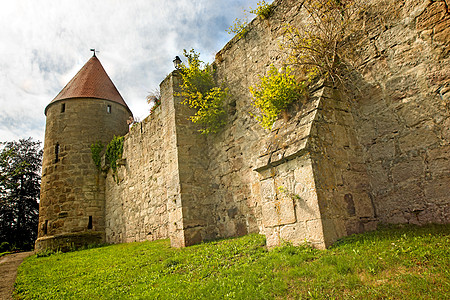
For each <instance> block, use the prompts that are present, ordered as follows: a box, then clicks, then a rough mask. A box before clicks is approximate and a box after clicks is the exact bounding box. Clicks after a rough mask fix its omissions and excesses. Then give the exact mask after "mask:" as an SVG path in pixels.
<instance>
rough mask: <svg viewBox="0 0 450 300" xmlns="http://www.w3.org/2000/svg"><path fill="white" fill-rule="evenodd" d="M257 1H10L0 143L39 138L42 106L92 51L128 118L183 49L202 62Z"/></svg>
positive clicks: (3, 16)
mask: <svg viewBox="0 0 450 300" xmlns="http://www.w3.org/2000/svg"><path fill="white" fill-rule="evenodd" d="M256 2H257V0H251V1H245V0H230V1H224V0H220V1H219V0H165V1H160V0H130V1H121V0H77V1H73V0H58V1H54V0H51V1H50V0H39V1H37V0H10V1H2V2H1V4H0V28H1V30H0V41H1V43H0V107H1V113H0V141H5V140H12V139H18V138H26V137H28V136H32V137H33V138H35V139H39V140H43V137H44V128H45V116H44V108H45V106H46V105H47V104H48V103H49V102H50V101H51V100H52V99H53V98H54V97H55V96H56V95H57V94H58V92H59V91H60V90H61V89H62V88H63V87H64V85H65V84H67V82H68V81H69V80H70V79H71V78H72V77H73V76H74V75H75V74H76V72H77V71H78V70H79V69H80V68H81V67H82V66H83V64H84V63H85V62H86V61H87V60H88V59H89V58H90V56H91V53H90V52H89V49H90V48H96V49H98V50H100V53H99V54H98V57H99V59H100V60H101V62H102V64H103V66H104V68H105V69H106V71H107V73H108V74H109V76H110V77H111V79H112V80H113V82H114V83H115V85H116V86H117V88H118V89H119V91H120V92H121V94H122V96H123V97H124V99H125V101H126V102H127V103H128V105H129V106H130V108H131V110H132V111H133V113H134V114H135V115H136V116H138V117H140V118H143V117H145V116H146V115H147V114H148V110H149V107H148V105H147V104H146V101H145V97H146V95H147V94H148V92H150V91H152V90H154V89H155V88H157V87H158V86H159V83H160V82H161V80H162V79H164V77H165V76H166V75H167V74H168V73H170V72H171V71H172V69H173V65H172V59H173V58H174V57H175V56H176V55H179V56H181V54H182V50H183V48H186V49H190V48H195V49H196V50H197V51H198V52H200V53H201V54H202V56H201V58H202V59H204V60H207V61H210V60H212V58H213V54H214V53H215V52H216V51H218V50H220V48H221V47H223V46H224V45H225V43H226V42H227V41H228V40H229V39H231V36H230V35H227V34H226V33H225V29H226V28H228V27H229V26H230V25H231V24H232V22H233V20H234V19H235V18H236V17H242V16H243V11H242V10H243V8H248V7H249V6H254V5H255V4H256Z"/></svg>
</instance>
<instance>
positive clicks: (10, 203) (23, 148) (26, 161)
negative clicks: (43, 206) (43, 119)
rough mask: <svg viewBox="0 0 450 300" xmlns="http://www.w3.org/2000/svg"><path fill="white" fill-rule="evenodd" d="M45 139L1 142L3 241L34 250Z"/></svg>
mask: <svg viewBox="0 0 450 300" xmlns="http://www.w3.org/2000/svg"><path fill="white" fill-rule="evenodd" d="M40 144H41V142H39V141H33V140H32V138H28V139H21V140H19V141H18V142H17V141H13V142H0V147H2V148H1V149H0V244H2V243H4V242H7V243H9V244H10V245H11V246H13V247H15V248H18V249H23V250H28V249H32V248H33V245H34V241H35V240H36V236H37V228H38V216H39V203H38V199H39V192H40V182H41V175H40V171H41V162H42V149H41V148H40Z"/></svg>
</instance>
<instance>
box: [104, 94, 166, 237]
mask: <svg viewBox="0 0 450 300" xmlns="http://www.w3.org/2000/svg"><path fill="white" fill-rule="evenodd" d="M163 103H164V102H163ZM164 105H165V104H164ZM161 108H162V107H161V106H160V107H159V108H157V109H156V110H155V112H154V113H153V114H152V115H150V116H148V117H147V118H146V119H145V120H143V121H142V122H140V123H137V124H135V125H134V126H133V127H132V128H131V130H130V132H129V133H128V134H127V135H126V136H125V137H126V138H125V140H124V152H123V156H122V158H123V159H122V161H120V164H119V166H118V168H117V174H113V172H112V170H110V171H109V172H108V176H107V178H106V190H105V199H106V201H105V203H106V204H105V223H106V242H108V243H126V242H134V241H143V240H155V239H164V238H168V237H169V233H168V213H167V197H168V194H169V191H168V189H167V182H168V181H169V180H170V171H171V168H170V167H171V166H170V155H171V152H170V151H168V144H167V142H168V141H167V140H168V137H170V136H171V134H170V133H169V131H170V129H171V128H170V127H168V126H166V125H167V123H166V122H165V117H166V114H164V112H163V110H162V109H161ZM172 169H173V168H172Z"/></svg>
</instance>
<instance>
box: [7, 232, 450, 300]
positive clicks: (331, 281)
mask: <svg viewBox="0 0 450 300" xmlns="http://www.w3.org/2000/svg"><path fill="white" fill-rule="evenodd" d="M264 245H265V239H264V237H263V236H260V235H248V236H245V237H241V238H236V239H230V240H222V241H218V242H212V243H205V244H201V245H197V246H192V247H188V248H185V249H173V248H170V247H169V242H168V241H167V240H163V241H156V242H144V243H131V244H120V245H110V246H105V247H101V248H95V249H87V250H83V251H76V252H71V253H58V254H55V255H51V256H48V257H36V256H33V257H29V258H27V259H26V260H25V262H24V263H23V264H22V265H21V266H20V268H19V274H18V277H17V280H16V295H15V296H16V298H18V299H352V298H356V299H448V298H449V295H450V255H449V254H450V249H449V248H450V247H449V246H450V225H430V226H425V227H414V226H400V227H399V226H397V227H385V228H382V229H380V230H378V231H376V232H370V233H366V234H361V235H354V236H351V237H347V238H345V239H342V240H341V241H339V242H338V243H336V244H335V245H334V246H333V247H332V248H331V249H329V250H315V249H312V248H309V247H306V246H303V247H294V246H289V245H286V246H284V247H280V248H276V249H274V250H272V251H267V250H266V248H265V246H264Z"/></svg>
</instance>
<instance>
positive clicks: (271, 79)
mask: <svg viewBox="0 0 450 300" xmlns="http://www.w3.org/2000/svg"><path fill="white" fill-rule="evenodd" d="M260 80H261V83H260V84H257V85H255V86H251V87H250V88H249V89H250V93H251V94H252V96H253V98H254V99H253V103H252V104H253V106H254V107H256V108H258V109H259V111H260V115H259V116H255V117H256V119H257V120H258V122H259V123H260V124H261V125H262V126H263V127H264V128H266V129H270V128H271V127H272V125H273V123H274V122H275V121H276V120H277V118H278V115H279V114H280V112H281V111H283V110H285V109H287V108H288V107H289V105H290V104H291V103H293V102H294V101H296V100H297V99H299V98H300V96H301V94H302V92H303V90H304V86H305V83H304V82H300V83H299V82H298V81H297V80H296V78H295V76H294V75H293V74H292V71H291V69H290V68H289V67H286V68H283V69H282V70H281V72H279V71H278V70H277V68H275V67H274V66H273V65H272V66H271V67H270V69H269V72H268V74H267V75H266V76H263V77H260Z"/></svg>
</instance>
